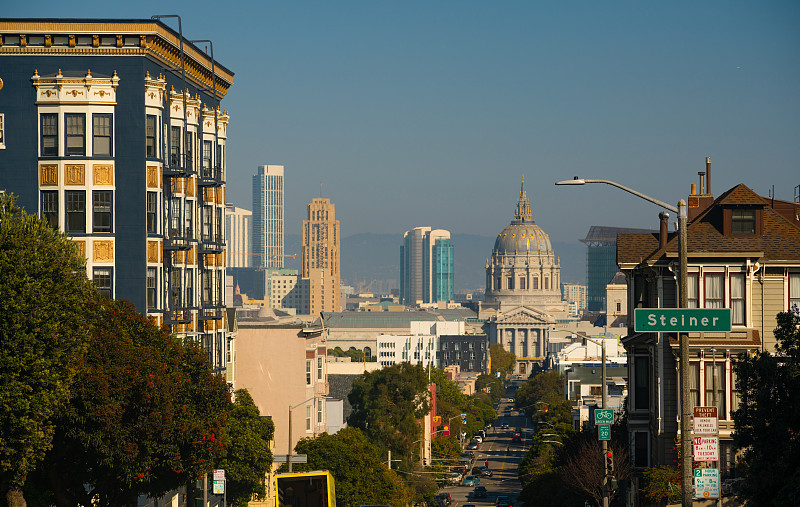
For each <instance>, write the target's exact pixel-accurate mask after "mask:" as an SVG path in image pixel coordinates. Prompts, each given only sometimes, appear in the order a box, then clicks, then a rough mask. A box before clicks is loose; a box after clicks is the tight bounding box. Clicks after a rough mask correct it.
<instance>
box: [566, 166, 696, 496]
mask: <svg viewBox="0 0 800 507" xmlns="http://www.w3.org/2000/svg"><path fill="white" fill-rule="evenodd" d="M586 183H605V184H606V185H611V186H612V187H617V188H619V189H622V190H624V191H626V192H628V193H631V194H633V195H635V196H636V197H640V198H642V199H644V200H645V201H649V202H651V203H653V204H655V205H657V206H660V207H662V208H664V209H666V210H668V211H671V212H673V213H677V215H678V257H679V258H678V270H679V271H680V272H679V274H678V276H679V277H680V278H679V284H678V298H679V303H678V307H679V308H687V307H688V306H689V290H688V287H687V285H686V284H687V280H688V276H687V269H688V264H689V262H688V257H689V255H688V247H687V239H686V220H687V212H686V201H684V200H683V199H681V200H680V201H678V207H677V208H676V207H675V206H671V205H669V204H667V203H665V202H663V201H659V200H658V199H654V198H652V197H650V196H648V195H645V194H643V193H641V192H637V191H636V190H632V189H630V188H628V187H626V186H623V185H620V184H619V183H616V182H614V181H609V180H587V179H583V178H578V177H577V176H575V178H573V179H571V180H564V181H558V182H556V185H584V184H586ZM678 336H679V346H680V354H679V355H680V372H679V373H680V399H681V403H680V415H681V500H682V502H681V503H682V505H683V507H691V505H692V486H691V484H692V483H693V481H694V474H693V471H692V454H691V450H692V447H691V446H692V435H691V429H690V426H689V419H690V418H691V416H692V405H691V402H690V400H689V392H690V391H689V335H688V334H687V333H679V334H678Z"/></svg>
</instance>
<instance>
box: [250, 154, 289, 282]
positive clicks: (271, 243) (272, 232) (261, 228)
mask: <svg viewBox="0 0 800 507" xmlns="http://www.w3.org/2000/svg"><path fill="white" fill-rule="evenodd" d="M253 254H255V257H256V261H255V263H254V264H251V265H256V266H258V267H265V268H269V269H271V268H275V269H280V268H282V267H283V166H282V165H263V166H260V167H259V168H258V171H257V172H256V174H255V176H253Z"/></svg>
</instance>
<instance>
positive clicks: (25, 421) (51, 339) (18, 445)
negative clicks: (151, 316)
mask: <svg viewBox="0 0 800 507" xmlns="http://www.w3.org/2000/svg"><path fill="white" fill-rule="evenodd" d="M15 201H16V198H15V197H13V196H11V195H5V194H2V195H0V295H1V296H0V349H2V353H1V354H0V407H2V409H0V489H2V493H3V496H4V497H5V498H6V501H7V502H8V505H9V506H11V507H17V506H24V505H25V499H24V495H23V493H22V487H23V485H24V484H25V481H26V478H27V476H28V474H30V473H31V472H32V471H33V470H34V469H35V468H36V467H37V465H38V464H39V462H40V461H41V460H42V458H43V457H44V455H45V453H46V452H47V451H48V449H49V448H50V446H51V444H52V438H53V433H54V430H55V427H54V424H53V416H54V415H55V414H57V413H59V412H60V411H61V409H62V408H63V406H64V404H65V402H66V401H67V399H68V397H69V393H70V387H71V384H72V381H73V377H74V376H75V372H76V365H78V364H79V363H80V358H81V357H82V355H83V352H84V350H85V343H86V340H87V335H88V332H87V329H86V326H85V325H84V316H85V312H86V306H87V302H88V301H90V300H91V299H93V298H95V297H97V295H96V289H95V288H94V286H93V285H92V283H91V282H89V281H88V280H87V278H86V274H85V262H84V260H83V259H81V258H79V256H78V248H77V246H76V245H75V244H74V243H73V242H72V241H70V240H69V239H67V238H66V237H65V236H64V235H63V234H61V233H59V232H58V231H55V230H53V229H51V228H50V227H48V225H47V224H46V223H45V222H44V221H42V220H40V219H39V218H38V217H36V216H32V215H27V214H26V213H25V212H24V211H23V210H22V209H21V208H19V207H18V206H17V205H16V204H15Z"/></svg>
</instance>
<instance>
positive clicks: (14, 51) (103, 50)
mask: <svg viewBox="0 0 800 507" xmlns="http://www.w3.org/2000/svg"><path fill="white" fill-rule="evenodd" d="M32 35H35V36H43V37H44V39H45V42H44V45H41V46H40V45H37V46H32V45H30V43H29V40H30V36H32ZM78 35H82V36H86V35H89V36H92V38H93V42H92V45H91V46H83V45H81V46H79V45H76V44H75V38H76V36H78ZM109 35H113V36H115V37H116V44H115V45H114V46H101V45H100V44H99V38H100V36H106V37H107V36H109ZM54 36H65V37H68V39H69V44H68V45H65V46H64V45H57V46H54V45H53V44H52V41H53V38H54ZM8 37H19V39H20V41H19V43H18V44H14V45H9V44H8V42H7V41H8ZM124 37H138V39H139V40H138V45H136V46H125V45H124V42H123V39H124ZM183 48H184V54H185V57H186V58H185V59H184V67H185V69H186V77H187V79H188V80H189V81H191V82H192V83H193V84H194V85H195V86H198V87H200V88H202V89H204V90H206V91H208V92H209V93H213V92H212V85H213V82H212V73H211V66H212V62H211V58H210V57H209V56H208V55H206V54H205V53H204V52H202V51H201V50H200V49H199V48H197V47H196V46H195V45H194V44H192V43H191V42H189V41H188V40H187V39H185V38H184V41H183ZM2 55H88V56H149V57H151V58H153V59H154V60H156V61H157V62H158V63H159V64H161V65H164V66H165V67H167V68H168V69H170V70H173V71H176V68H177V71H176V72H179V70H180V37H179V36H178V34H176V33H175V32H173V31H172V30H171V29H170V28H169V27H167V26H166V25H164V24H163V23H161V22H159V21H154V20H127V21H122V20H121V21H87V20H68V21H59V20H44V21H36V20H0V56H2ZM214 67H215V69H214V70H215V73H216V85H217V97H218V99H220V100H221V99H222V98H223V97H224V96H225V94H226V93H227V92H228V89H229V88H230V87H231V85H232V84H233V72H231V71H230V70H228V69H226V68H225V67H223V66H222V65H220V64H219V63H218V62H214Z"/></svg>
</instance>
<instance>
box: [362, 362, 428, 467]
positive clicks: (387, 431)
mask: <svg viewBox="0 0 800 507" xmlns="http://www.w3.org/2000/svg"><path fill="white" fill-rule="evenodd" d="M347 399H348V400H349V401H350V405H351V406H352V407H353V411H352V412H351V414H350V417H348V418H347V423H348V425H350V426H353V427H356V428H359V429H360V430H361V431H363V432H364V434H365V435H366V436H367V438H368V439H369V440H370V441H371V442H374V443H376V444H378V445H381V446H384V448H385V449H390V450H391V451H392V454H393V455H394V456H395V457H397V458H401V459H409V458H410V457H411V453H412V447H413V446H412V445H411V444H412V443H413V442H414V441H415V440H418V439H419V438H420V433H421V429H420V426H419V424H418V423H417V421H418V420H419V419H420V418H422V417H423V416H424V415H425V414H427V413H428V411H429V410H430V396H429V391H428V376H427V375H426V373H425V370H424V369H423V367H422V366H421V365H411V364H410V363H400V364H396V365H394V366H390V367H388V368H383V369H382V370H376V371H373V372H366V373H364V374H363V375H361V377H359V378H358V379H356V380H355V381H354V382H353V387H352V390H351V391H350V394H349V395H348V396H347Z"/></svg>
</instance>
